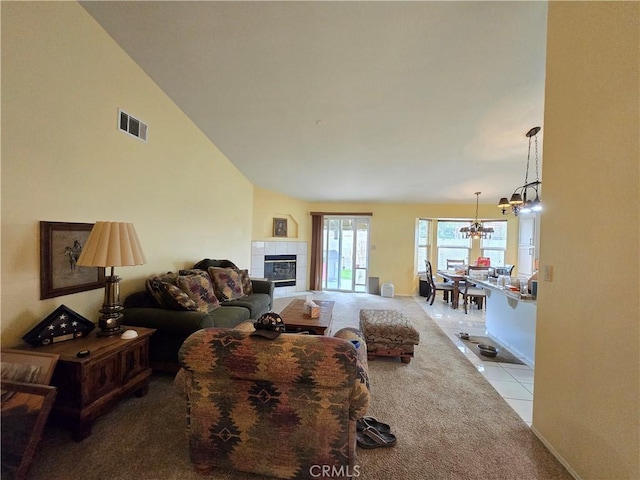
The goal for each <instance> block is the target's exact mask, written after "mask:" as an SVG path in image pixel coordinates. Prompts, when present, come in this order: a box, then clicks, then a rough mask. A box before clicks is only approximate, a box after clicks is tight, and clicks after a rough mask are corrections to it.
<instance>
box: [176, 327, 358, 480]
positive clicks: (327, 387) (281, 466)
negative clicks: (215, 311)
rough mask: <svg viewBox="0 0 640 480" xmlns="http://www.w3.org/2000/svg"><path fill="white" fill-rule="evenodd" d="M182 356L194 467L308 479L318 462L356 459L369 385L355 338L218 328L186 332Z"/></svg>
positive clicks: (181, 385)
mask: <svg viewBox="0 0 640 480" xmlns="http://www.w3.org/2000/svg"><path fill="white" fill-rule="evenodd" d="M356 332H357V331H356ZM339 333H340V332H339ZM342 334H344V335H347V336H349V335H351V334H352V332H343V333H342ZM345 338H346V337H345ZM360 338H361V341H362V345H361V347H360V348H366V346H365V345H364V339H362V337H360ZM361 360H363V361H364V362H365V364H364V365H362V363H361ZM179 361H180V364H181V365H182V369H181V370H180V372H178V375H177V376H176V385H177V386H178V388H179V389H180V390H182V393H183V394H184V395H185V396H186V400H187V404H186V405H187V436H188V439H189V448H190V455H191V461H192V462H193V463H194V464H195V467H196V469H198V470H201V471H205V472H206V471H208V470H209V469H211V468H212V467H219V468H224V469H233V470H241V471H246V472H253V473H256V474H260V475H269V476H274V477H280V478H289V479H304V478H323V477H318V476H317V475H318V472H317V471H315V470H311V471H310V468H311V467H312V466H313V465H331V466H336V468H339V467H340V466H343V467H344V468H345V469H346V468H347V467H353V466H354V465H355V460H356V420H357V419H358V418H360V417H362V416H364V415H365V414H366V412H367V409H368V405H369V389H368V378H367V375H366V359H364V357H362V356H360V357H359V356H358V352H357V350H356V348H355V347H354V345H353V344H352V343H351V342H349V341H348V340H346V339H343V338H336V337H327V336H316V335H297V334H282V335H280V336H279V337H277V338H276V339H274V340H268V339H265V338H261V337H255V336H250V332H247V331H241V330H236V329H218V328H211V329H204V330H200V331H198V332H196V333H194V334H192V335H191V336H190V337H189V338H187V340H186V341H185V342H184V344H183V346H182V348H181V349H180V352H179Z"/></svg>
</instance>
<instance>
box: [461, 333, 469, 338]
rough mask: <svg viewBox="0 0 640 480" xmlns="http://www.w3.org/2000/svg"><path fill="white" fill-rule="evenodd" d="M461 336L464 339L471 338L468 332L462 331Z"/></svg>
mask: <svg viewBox="0 0 640 480" xmlns="http://www.w3.org/2000/svg"><path fill="white" fill-rule="evenodd" d="M460 338H461V339H463V340H469V334H468V333H467V332H460Z"/></svg>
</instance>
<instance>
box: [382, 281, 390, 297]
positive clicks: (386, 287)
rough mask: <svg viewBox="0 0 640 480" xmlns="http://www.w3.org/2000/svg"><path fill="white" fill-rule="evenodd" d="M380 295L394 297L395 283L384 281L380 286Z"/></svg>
mask: <svg viewBox="0 0 640 480" xmlns="http://www.w3.org/2000/svg"><path fill="white" fill-rule="evenodd" d="M380 295H381V296H383V297H393V283H383V284H382V287H381V288H380Z"/></svg>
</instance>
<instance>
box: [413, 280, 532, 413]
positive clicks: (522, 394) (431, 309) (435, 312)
mask: <svg viewBox="0 0 640 480" xmlns="http://www.w3.org/2000/svg"><path fill="white" fill-rule="evenodd" d="M414 299H415V301H416V302H418V303H419V304H420V305H421V306H422V308H423V309H424V311H425V312H426V313H427V314H428V315H429V316H430V317H431V318H433V320H434V321H435V322H436V323H437V324H438V326H439V327H440V328H441V329H442V331H443V332H445V333H446V334H447V336H448V337H449V338H450V339H451V341H452V342H453V343H454V344H455V345H456V347H458V348H459V349H460V351H461V352H462V353H464V355H465V356H466V357H467V358H468V359H469V361H470V362H471V363H472V364H473V365H474V366H475V367H476V368H477V369H478V371H479V372H480V373H481V374H482V375H483V376H484V377H485V378H486V379H487V380H488V381H489V383H491V385H493V388H495V389H496V391H497V392H498V393H499V394H500V395H501V396H502V398H504V399H505V400H506V402H507V403H508V404H509V405H510V406H511V408H513V409H514V410H515V411H516V412H517V413H518V415H520V417H521V418H522V420H524V421H525V422H526V423H527V425H529V426H531V422H532V414H533V368H532V367H531V366H529V365H514V364H510V363H497V362H487V361H483V360H482V359H481V358H480V357H478V356H477V355H476V354H475V353H473V352H472V351H471V350H470V349H469V348H468V347H467V346H466V345H465V344H464V342H463V341H462V340H460V338H458V336H457V334H459V333H460V332H468V333H469V335H471V336H473V335H482V336H489V335H488V334H487V332H486V328H485V320H484V310H478V309H477V308H475V307H474V308H472V309H470V310H469V313H468V314H466V315H465V313H464V309H462V308H460V309H457V310H454V309H452V308H451V307H450V306H449V305H450V304H449V305H448V304H446V303H444V301H443V300H442V294H441V293H438V295H437V296H436V299H435V300H434V302H433V305H429V304H428V303H427V302H426V301H425V298H424V297H418V296H416V297H414ZM523 361H524V360H523Z"/></svg>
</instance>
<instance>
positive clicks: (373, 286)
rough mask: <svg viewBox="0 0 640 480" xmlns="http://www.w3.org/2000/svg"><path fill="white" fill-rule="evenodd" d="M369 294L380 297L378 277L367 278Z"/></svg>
mask: <svg viewBox="0 0 640 480" xmlns="http://www.w3.org/2000/svg"><path fill="white" fill-rule="evenodd" d="M369 293H370V294H371V295H380V277H369Z"/></svg>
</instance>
